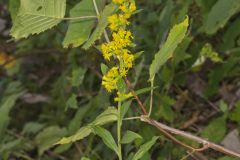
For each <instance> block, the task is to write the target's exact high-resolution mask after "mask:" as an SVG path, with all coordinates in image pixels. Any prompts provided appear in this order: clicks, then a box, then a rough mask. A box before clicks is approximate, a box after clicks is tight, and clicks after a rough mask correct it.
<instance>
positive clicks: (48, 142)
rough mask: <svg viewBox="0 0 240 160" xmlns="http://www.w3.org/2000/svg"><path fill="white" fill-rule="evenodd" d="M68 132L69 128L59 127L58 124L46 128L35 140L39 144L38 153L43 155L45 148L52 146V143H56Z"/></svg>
mask: <svg viewBox="0 0 240 160" xmlns="http://www.w3.org/2000/svg"><path fill="white" fill-rule="evenodd" d="M66 134H67V130H66V129H65V128H59V127H58V126H50V127H48V128H45V129H44V130H43V131H42V132H40V133H39V134H38V135H37V136H36V138H35V142H36V144H37V146H38V154H39V155H42V153H43V152H44V151H45V150H47V149H49V148H50V147H52V144H54V143H56V142H57V141H58V140H59V139H60V138H61V137H63V136H65V135H66Z"/></svg>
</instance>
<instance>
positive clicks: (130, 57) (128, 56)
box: [122, 53, 134, 68]
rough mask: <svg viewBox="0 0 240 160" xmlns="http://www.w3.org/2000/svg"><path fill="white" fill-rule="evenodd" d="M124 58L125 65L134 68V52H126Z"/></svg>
mask: <svg viewBox="0 0 240 160" xmlns="http://www.w3.org/2000/svg"><path fill="white" fill-rule="evenodd" d="M122 59H123V63H124V66H125V67H127V68H132V66H133V61H134V56H133V55H132V54H128V53H124V54H123V56H122Z"/></svg>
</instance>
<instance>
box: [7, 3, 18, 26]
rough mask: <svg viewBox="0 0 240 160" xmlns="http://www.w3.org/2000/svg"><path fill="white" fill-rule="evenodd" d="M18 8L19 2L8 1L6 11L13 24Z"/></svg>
mask: <svg viewBox="0 0 240 160" xmlns="http://www.w3.org/2000/svg"><path fill="white" fill-rule="evenodd" d="M19 7H20V0H9V7H8V9H9V11H10V14H11V18H12V21H13V22H14V20H15V18H16V16H17V13H18V10H19Z"/></svg>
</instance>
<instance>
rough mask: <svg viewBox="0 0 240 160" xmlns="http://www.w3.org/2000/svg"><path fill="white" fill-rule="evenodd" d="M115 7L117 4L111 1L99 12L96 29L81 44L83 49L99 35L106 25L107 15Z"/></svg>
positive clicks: (88, 46) (89, 45) (90, 44)
mask: <svg viewBox="0 0 240 160" xmlns="http://www.w3.org/2000/svg"><path fill="white" fill-rule="evenodd" d="M116 8H117V6H116V5H115V4H114V3H111V4H109V5H107V6H106V7H105V8H104V10H103V12H102V13H101V14H100V17H99V20H98V25H97V27H96V29H95V30H94V32H93V34H92V35H91V36H90V38H89V39H88V41H87V42H86V43H85V44H84V45H83V48H84V49H88V48H90V47H91V46H92V44H93V43H94V42H95V41H96V40H98V39H99V38H100V37H101V35H102V34H103V32H104V30H105V28H106V27H107V25H108V20H107V19H108V17H109V16H110V15H112V14H113V13H114V12H115V11H116Z"/></svg>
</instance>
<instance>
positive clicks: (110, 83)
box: [102, 67, 119, 92]
mask: <svg viewBox="0 0 240 160" xmlns="http://www.w3.org/2000/svg"><path fill="white" fill-rule="evenodd" d="M118 70H119V68H118V67H113V68H111V69H110V70H109V71H108V72H107V74H106V75H104V76H103V78H102V85H103V86H104V87H105V88H106V90H107V91H108V92H111V91H112V90H114V89H116V88H117V82H118V80H119V71H118Z"/></svg>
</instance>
